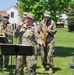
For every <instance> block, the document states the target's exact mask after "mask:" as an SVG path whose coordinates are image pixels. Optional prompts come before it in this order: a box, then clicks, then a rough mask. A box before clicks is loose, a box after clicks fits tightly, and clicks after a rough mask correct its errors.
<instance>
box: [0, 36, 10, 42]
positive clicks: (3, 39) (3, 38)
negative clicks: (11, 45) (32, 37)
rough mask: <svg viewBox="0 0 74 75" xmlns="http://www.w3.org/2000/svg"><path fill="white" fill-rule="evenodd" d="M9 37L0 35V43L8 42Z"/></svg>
mask: <svg viewBox="0 0 74 75" xmlns="http://www.w3.org/2000/svg"><path fill="white" fill-rule="evenodd" d="M8 42H9V41H8V39H7V38H6V37H5V36H0V43H8Z"/></svg>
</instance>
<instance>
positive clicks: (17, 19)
mask: <svg viewBox="0 0 74 75" xmlns="http://www.w3.org/2000/svg"><path fill="white" fill-rule="evenodd" d="M11 12H14V17H11ZM7 13H8V14H9V15H10V19H9V22H10V23H12V24H18V23H19V22H20V19H21V17H20V16H19V11H18V10H17V9H15V8H14V7H12V8H10V9H9V10H7Z"/></svg>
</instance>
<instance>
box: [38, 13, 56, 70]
mask: <svg viewBox="0 0 74 75" xmlns="http://www.w3.org/2000/svg"><path fill="white" fill-rule="evenodd" d="M46 16H47V17H49V15H47V14H46ZM44 25H46V22H45V20H42V21H41V22H40V25H39V28H38V29H39V30H40V33H41V34H42V33H43V30H42V27H43V26H44ZM46 27H47V29H46V33H47V37H46V42H45V44H46V46H45V47H44V48H43V47H41V59H42V65H43V67H44V68H45V69H46V66H47V65H49V66H50V67H52V68H53V53H54V42H55V40H54V34H55V33H56V31H57V30H56V25H55V23H54V21H53V20H51V23H50V25H48V26H46Z"/></svg>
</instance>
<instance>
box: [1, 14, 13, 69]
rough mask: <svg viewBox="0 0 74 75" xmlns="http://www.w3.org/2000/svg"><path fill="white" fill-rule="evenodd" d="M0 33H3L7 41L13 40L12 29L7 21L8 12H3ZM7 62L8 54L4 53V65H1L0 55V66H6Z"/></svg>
mask: <svg viewBox="0 0 74 75" xmlns="http://www.w3.org/2000/svg"><path fill="white" fill-rule="evenodd" d="M0 29H1V30H0V31H1V32H0V33H3V34H4V35H5V37H7V39H8V41H9V43H12V42H13V29H12V25H11V24H10V22H9V14H5V15H4V16H3V22H1V23H0ZM8 63H9V56H8V55H4V65H3V55H2V54H1V55H0V67H1V68H2V66H3V67H4V68H7V67H8Z"/></svg>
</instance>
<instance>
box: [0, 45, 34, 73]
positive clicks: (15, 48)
mask: <svg viewBox="0 0 74 75" xmlns="http://www.w3.org/2000/svg"><path fill="white" fill-rule="evenodd" d="M1 50H2V54H3V55H16V57H17V55H23V56H27V55H29V56H31V55H34V47H33V46H24V45H13V44H1ZM16 63H17V60H16ZM11 65H12V60H11ZM10 74H12V69H11V72H10Z"/></svg>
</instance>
